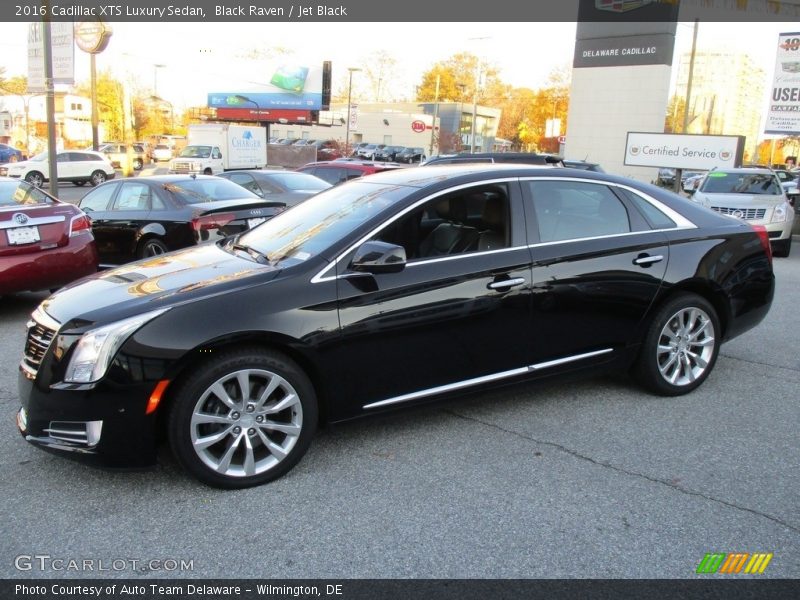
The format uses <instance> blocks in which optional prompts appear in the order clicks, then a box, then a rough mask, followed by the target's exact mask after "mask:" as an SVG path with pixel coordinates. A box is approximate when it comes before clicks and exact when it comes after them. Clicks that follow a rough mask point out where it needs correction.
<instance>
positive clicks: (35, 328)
mask: <svg viewBox="0 0 800 600" xmlns="http://www.w3.org/2000/svg"><path fill="white" fill-rule="evenodd" d="M43 321H45V322H43ZM57 332H58V324H57V323H56V322H55V321H53V320H52V319H50V318H49V317H47V316H46V315H44V314H43V313H42V312H41V311H40V310H39V309H37V310H36V311H35V312H34V313H33V315H32V319H31V320H30V321H28V336H27V338H26V339H25V354H24V355H23V357H22V368H23V369H24V370H25V371H26V372H27V373H28V374H29V375H32V376H33V377H35V376H36V373H37V372H38V371H39V367H40V366H41V364H42V359H43V358H44V355H45V353H46V352H47V349H48V348H49V347H50V344H51V343H52V341H53V338H54V337H55V336H56V333H57Z"/></svg>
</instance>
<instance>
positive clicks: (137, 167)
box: [133, 158, 144, 171]
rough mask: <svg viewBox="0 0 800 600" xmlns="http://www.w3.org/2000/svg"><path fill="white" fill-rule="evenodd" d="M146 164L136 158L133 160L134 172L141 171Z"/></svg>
mask: <svg viewBox="0 0 800 600" xmlns="http://www.w3.org/2000/svg"><path fill="white" fill-rule="evenodd" d="M143 166H144V163H143V162H142V159H141V158H134V159H133V170H134V171H141V170H142V167H143Z"/></svg>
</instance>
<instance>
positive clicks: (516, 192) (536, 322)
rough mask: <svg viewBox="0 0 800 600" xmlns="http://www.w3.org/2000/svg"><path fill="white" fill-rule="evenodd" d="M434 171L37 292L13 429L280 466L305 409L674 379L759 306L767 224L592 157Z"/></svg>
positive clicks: (246, 474) (658, 386)
mask: <svg viewBox="0 0 800 600" xmlns="http://www.w3.org/2000/svg"><path fill="white" fill-rule="evenodd" d="M435 171H436V173H435V176H431V177H425V176H422V177H421V176H420V171H419V170H418V169H395V170H391V171H388V172H384V173H378V174H376V175H373V176H371V177H369V178H365V179H363V180H356V181H351V182H349V183H347V184H344V185H342V186H337V187H333V188H331V189H329V190H325V191H324V192H321V193H319V194H317V195H316V196H314V197H313V198H309V199H308V200H307V201H305V202H304V203H302V204H301V205H299V206H298V207H296V208H293V209H292V210H288V211H285V212H283V213H281V214H279V215H277V216H276V217H275V218H273V219H271V220H269V221H267V222H266V223H264V224H263V225H261V226H259V227H256V228H254V229H252V230H250V231H247V232H245V233H242V234H241V235H236V236H233V237H230V238H227V239H225V240H220V241H218V242H216V243H212V244H204V245H202V246H200V247H196V248H189V249H185V250H182V251H179V252H176V253H173V254H170V255H167V256H161V257H157V260H149V261H140V262H137V263H134V264H132V265H128V266H126V267H123V268H119V269H114V270H111V271H108V272H105V273H101V274H99V275H96V276H94V277H92V278H90V279H88V280H84V281H83V282H82V283H81V284H79V285H77V286H72V287H69V288H67V289H64V290H61V291H60V292H58V293H57V294H55V295H54V296H51V297H50V298H49V299H48V300H47V301H46V303H44V304H42V305H41V306H39V307H38V308H37V309H36V310H35V311H34V313H33V315H32V318H31V325H30V329H29V330H28V340H29V342H28V344H27V345H26V350H25V352H24V354H23V358H22V363H21V376H20V378H19V381H20V383H19V397H20V399H21V404H22V406H21V408H20V410H19V412H18V416H17V424H18V428H19V430H20V432H21V433H22V435H24V436H25V439H26V440H28V441H29V442H31V443H33V444H36V445H38V446H42V447H45V448H48V449H50V450H53V451H55V452H61V453H62V454H63V455H71V456H73V457H74V458H83V459H87V460H94V461H96V462H100V463H101V464H105V465H113V466H144V465H146V464H150V463H152V462H153V461H155V460H156V456H157V453H156V448H157V444H156V442H157V440H158V434H159V433H160V432H162V431H163V432H164V433H165V435H166V437H167V439H168V440H169V444H170V445H171V447H172V449H173V451H174V453H175V455H176V457H177V460H178V462H179V463H180V464H181V465H183V467H184V468H185V469H186V470H187V471H188V472H190V473H191V474H193V475H194V476H195V477H197V478H199V479H200V480H202V481H204V482H206V483H207V484H210V485H214V486H219V487H226V488H242V487H247V486H252V485H257V484H261V483H264V482H266V481H269V480H272V479H275V478H277V477H280V476H281V475H283V474H285V473H286V472H287V471H289V470H290V469H291V468H292V467H293V466H294V465H295V464H297V462H298V461H299V460H300V459H301V457H302V456H303V454H304V453H305V452H306V450H307V449H308V447H309V444H310V443H311V440H312V438H313V436H314V434H315V432H316V430H317V426H318V424H319V423H320V422H326V423H328V422H336V421H342V420H347V419H352V418H355V417H360V416H367V415H373V414H376V413H379V412H381V411H385V410H391V409H395V408H401V407H404V406H413V405H417V404H419V403H421V402H427V401H429V400H433V399H438V398H442V397H444V396H447V397H451V398H452V397H453V396H457V395H458V394H461V393H464V392H467V391H470V390H476V389H481V388H484V387H487V386H490V385H501V384H511V383H516V382H521V381H525V380H529V379H531V378H533V379H536V378H545V377H551V376H557V375H560V376H562V377H565V378H566V377H571V376H576V375H581V374H582V373H587V372H598V371H599V372H602V373H609V372H614V371H623V372H624V371H628V370H629V369H632V372H633V374H634V376H635V378H636V380H637V381H639V382H640V383H641V384H642V385H643V386H644V388H645V389H647V390H649V391H650V392H652V393H655V394H659V395H664V396H675V395H680V394H686V393H689V392H691V391H692V390H695V389H696V388H697V387H698V386H700V385H702V383H703V382H704V381H705V380H706V378H707V377H708V376H709V374H710V373H711V372H712V370H713V368H714V364H715V362H716V359H717V356H718V354H719V351H720V345H721V344H722V343H724V342H725V341H727V340H730V339H732V338H735V337H737V336H738V335H740V334H742V333H743V332H745V331H747V330H749V329H751V328H752V327H754V326H756V325H757V324H758V323H759V322H760V321H761V320H762V319H763V318H764V316H765V315H766V314H767V312H768V310H769V307H770V303H771V301H772V297H773V293H774V286H775V280H774V276H773V271H772V262H771V258H770V253H769V242H768V238H767V235H766V231H765V229H764V227H761V226H758V227H752V226H750V225H749V224H748V223H745V222H743V221H737V220H735V219H731V218H729V217H725V216H723V215H719V214H715V213H714V212H712V211H709V210H706V209H704V208H702V207H700V206H697V205H696V204H694V203H692V202H691V201H689V200H688V199H686V198H682V197H679V196H677V195H675V194H673V193H671V192H667V191H665V190H662V189H659V188H657V187H655V186H651V185H647V184H641V183H638V182H635V181H633V180H630V179H626V178H621V177H614V176H609V175H605V174H600V173H593V172H590V171H586V172H581V173H576V172H575V171H572V170H566V169H564V170H558V169H552V168H543V167H530V166H521V165H485V166H482V165H475V164H470V165H464V166H450V167H437V168H436V169H435ZM431 174H432V175H433V169H431ZM34 341H38V343H37V345H36V346H35V347H34V345H33V344H34ZM476 443H480V442H476Z"/></svg>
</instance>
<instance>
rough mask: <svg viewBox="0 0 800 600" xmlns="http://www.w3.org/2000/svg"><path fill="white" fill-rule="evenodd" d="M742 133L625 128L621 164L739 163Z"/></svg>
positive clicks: (678, 166) (704, 165) (693, 166)
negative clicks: (708, 133) (622, 160)
mask: <svg viewBox="0 0 800 600" xmlns="http://www.w3.org/2000/svg"><path fill="white" fill-rule="evenodd" d="M744 139H745V138H744V136H743V135H687V134H676V133H645V132H633V131H631V132H628V139H627V142H626V143H625V164H626V165H632V166H637V167H671V168H673V169H702V170H706V171H708V170H711V169H713V168H715V167H716V168H720V169H722V168H731V167H738V166H739V165H741V164H742V157H743V155H744Z"/></svg>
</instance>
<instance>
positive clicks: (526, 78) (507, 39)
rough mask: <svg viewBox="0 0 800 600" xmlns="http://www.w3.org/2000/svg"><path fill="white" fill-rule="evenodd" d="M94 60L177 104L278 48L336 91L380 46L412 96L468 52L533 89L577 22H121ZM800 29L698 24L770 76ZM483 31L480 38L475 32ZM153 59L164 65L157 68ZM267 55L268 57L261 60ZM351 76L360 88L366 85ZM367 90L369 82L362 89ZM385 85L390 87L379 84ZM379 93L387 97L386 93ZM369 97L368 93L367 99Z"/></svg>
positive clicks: (262, 76) (715, 45) (14, 46)
mask: <svg viewBox="0 0 800 600" xmlns="http://www.w3.org/2000/svg"><path fill="white" fill-rule="evenodd" d="M2 27H3V35H2V37H1V38H0V66H4V67H5V68H6V75H7V76H10V75H15V74H25V73H26V71H27V50H26V45H27V25H26V24H22V23H3V24H2ZM113 28H114V35H113V37H112V38H111V42H110V44H109V46H108V49H107V50H106V51H105V52H104V53H103V54H101V55H99V57H98V61H97V62H98V69H106V68H110V69H111V70H112V71H113V72H114V74H115V76H116V77H118V78H120V79H122V80H128V81H132V82H134V83H135V84H137V85H138V86H140V87H143V88H148V89H149V88H152V86H153V83H154V73H155V71H156V70H157V71H158V74H157V77H158V95H159V96H162V97H164V98H166V99H167V100H170V101H171V102H172V103H173V104H174V105H175V106H176V108H179V107H185V106H190V105H194V106H196V105H204V104H205V102H206V94H207V93H208V92H212V91H234V92H236V91H246V90H247V89H248V88H249V89H251V90H252V89H256V88H255V86H257V85H258V83H259V82H262V83H263V82H266V81H267V80H268V78H269V74H268V73H266V72H265V70H263V69H261V68H260V64H259V63H258V62H255V61H252V60H249V59H248V58H247V56H249V55H252V54H253V52H254V51H255V52H256V53H257V54H259V55H260V56H266V57H269V56H274V57H275V62H281V60H282V59H281V57H287V58H290V59H296V60H298V61H309V62H313V63H317V64H319V63H321V62H322V61H324V60H331V61H332V62H333V73H334V82H333V89H334V91H336V90H338V89H342V88H343V87H344V86H345V85H346V79H347V67H363V66H364V65H365V64H367V63H368V62H369V61H370V58H371V56H374V54H375V53H377V52H379V51H381V50H384V51H386V52H387V53H388V54H389V55H391V56H392V57H393V58H395V59H396V60H397V65H396V68H395V72H394V74H393V77H392V78H391V86H390V88H389V90H388V91H390V92H391V93H392V94H393V95H394V96H397V97H400V98H402V97H405V98H410V97H411V96H413V93H414V86H415V85H417V84H418V83H419V80H420V76H421V74H422V73H423V72H424V71H425V70H427V69H428V68H430V67H431V66H432V65H433V64H434V63H435V62H437V61H439V60H443V59H446V58H448V57H449V56H451V55H453V54H455V53H457V52H461V51H470V52H472V53H474V54H476V55H478V56H480V57H481V58H482V59H484V60H486V61H488V62H490V63H492V64H493V65H495V66H496V67H498V68H499V69H500V76H501V78H502V79H503V81H505V82H506V83H510V84H512V85H514V86H517V87H530V88H537V87H540V86H542V85H544V84H545V82H546V80H547V76H548V74H549V73H550V72H551V71H552V70H553V69H554V68H558V67H560V66H568V65H571V63H572V53H573V48H574V42H575V29H576V25H575V23H488V24H486V23H446V24H441V23H341V24H336V25H335V26H332V25H331V24H330V23H309V22H303V23H298V22H291V23H239V24H235V23H115V24H113ZM787 31H800V23H756V24H750V23H722V24H720V23H701V24H700V29H699V32H700V33H699V39H698V46H699V49H700V50H703V49H719V48H731V49H735V50H737V51H741V52H746V53H748V54H749V55H750V56H751V57H752V58H753V60H754V61H756V63H757V64H759V65H760V66H761V67H762V68H763V69H764V70H765V72H766V76H765V84H766V81H767V79H768V78H770V77H771V76H772V69H773V63H774V60H775V45H776V42H777V36H778V34H779V33H780V32H787ZM691 37H692V25H691V24H690V23H679V25H678V33H677V40H676V53H681V52H685V51H688V50H689V48H690V46H691ZM478 38H481V39H478ZM154 64H163V65H165V66H164V67H163V68H158V69H156V68H155V67H154V66H153V65H154ZM261 64H263V61H262V63H261ZM88 73H89V58H88V55H87V54H85V53H83V52H81V51H80V50H76V66H75V75H76V79H77V80H78V81H81V80H86V79H88ZM359 77H363V75H360V74H356V75H355V76H354V87H356V86H359V85H363V82H359V81H358V79H359ZM363 89H366V88H363ZM383 89H384V90H386V89H387V88H386V87H385V86H383ZM382 96H383V99H386V96H384V95H383V94H382ZM366 100H369V99H368V98H367V99H366Z"/></svg>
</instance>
